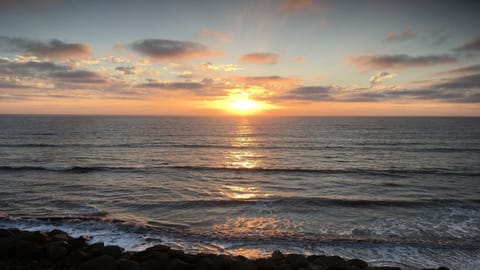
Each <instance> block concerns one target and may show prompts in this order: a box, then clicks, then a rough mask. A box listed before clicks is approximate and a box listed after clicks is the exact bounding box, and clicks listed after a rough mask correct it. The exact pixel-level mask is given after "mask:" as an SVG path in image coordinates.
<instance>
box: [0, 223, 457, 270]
mask: <svg viewBox="0 0 480 270" xmlns="http://www.w3.org/2000/svg"><path fill="white" fill-rule="evenodd" d="M89 240H90V238H89V237H88V236H80V237H76V238H75V237H71V236H70V235H68V234H67V233H66V232H63V231H61V230H52V231H49V232H43V231H24V230H19V229H16V228H9V229H0V269H8V270H10V269H12V270H13V269H79V270H95V269H99V270H100V269H101V270H141V269H144V270H150V269H152V270H153V269H168V270H175V269H179V270H187V269H205V270H217V269H218V270H223V269H232V270H240V269H245V270H277V269H278V270H280V269H282V270H293V269H312V270H364V269H365V270H401V269H402V268H399V267H388V266H369V265H368V263H366V262H365V261H362V260H361V259H351V260H346V259H344V258H341V257H339V256H325V255H309V256H305V255H301V254H282V253H281V252H280V251H278V250H275V251H273V252H272V254H271V255H270V256H269V257H267V258H257V259H247V258H245V257H243V256H234V255H219V254H211V253H199V254H188V253H185V252H184V251H182V250H175V249H172V248H170V247H168V246H164V245H155V246H152V247H149V248H147V249H145V250H142V251H124V250H123V248H121V247H118V246H105V245H104V244H103V243H102V242H97V243H89ZM426 269H428V270H430V269H432V268H424V269H423V270H426ZM437 270H448V268H445V267H439V268H437Z"/></svg>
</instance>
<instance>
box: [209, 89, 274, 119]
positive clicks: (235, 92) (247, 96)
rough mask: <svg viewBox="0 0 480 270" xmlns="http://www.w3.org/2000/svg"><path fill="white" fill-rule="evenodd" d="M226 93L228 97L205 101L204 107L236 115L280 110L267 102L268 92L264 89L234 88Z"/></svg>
mask: <svg viewBox="0 0 480 270" xmlns="http://www.w3.org/2000/svg"><path fill="white" fill-rule="evenodd" d="M225 92H226V95H225V96H223V97H219V98H218V99H213V100H205V101H203V104H204V105H203V106H206V107H208V108H212V109H217V110H219V111H223V112H225V113H227V114H236V115H253V114H260V113H262V112H264V111H267V110H272V109H276V108H278V106H277V105H274V104H271V103H270V102H268V101H267V100H266V97H268V92H267V91H266V90H265V89H264V88H259V87H249V88H247V89H245V88H242V89H240V88H232V89H227V90H225Z"/></svg>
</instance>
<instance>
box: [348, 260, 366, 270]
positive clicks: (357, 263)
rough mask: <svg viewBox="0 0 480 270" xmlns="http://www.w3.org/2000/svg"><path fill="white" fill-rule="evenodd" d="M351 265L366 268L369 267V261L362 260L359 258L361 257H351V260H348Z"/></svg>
mask: <svg viewBox="0 0 480 270" xmlns="http://www.w3.org/2000/svg"><path fill="white" fill-rule="evenodd" d="M347 262H348V263H349V264H350V265H353V266H356V267H358V268H360V269H365V268H367V267H368V263H366V262H364V261H362V260H359V259H351V260H348V261H347Z"/></svg>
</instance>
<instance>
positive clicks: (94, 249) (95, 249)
mask: <svg viewBox="0 0 480 270" xmlns="http://www.w3.org/2000/svg"><path fill="white" fill-rule="evenodd" d="M104 247H105V245H104V244H103V242H98V243H94V244H91V245H89V246H88V248H87V250H88V252H90V253H91V254H92V255H94V256H98V255H102V251H103V248H104Z"/></svg>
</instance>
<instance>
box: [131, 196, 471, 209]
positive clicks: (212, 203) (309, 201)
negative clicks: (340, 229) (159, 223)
mask: <svg viewBox="0 0 480 270" xmlns="http://www.w3.org/2000/svg"><path fill="white" fill-rule="evenodd" d="M245 204H271V205H275V207H282V206H285V207H289V208H302V209H307V208H309V207H339V206H340V207H350V208H375V207H401V208H418V207H458V208H466V209H477V208H478V207H480V200H450V199H443V200H441V199H438V200H437V199H433V200H432V199H425V200H367V199H344V198H325V197H266V198H257V199H231V200H224V199H211V200H186V201H157V202H155V203H152V204H145V203H142V204H141V205H139V207H140V208H142V209H150V208H151V209H158V208H159V207H167V208H168V207H171V208H180V209H182V208H185V209H192V208H193V209H196V208H200V209H203V208H209V207H222V208H225V207H237V206H242V205H245ZM130 206H131V205H130Z"/></svg>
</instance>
